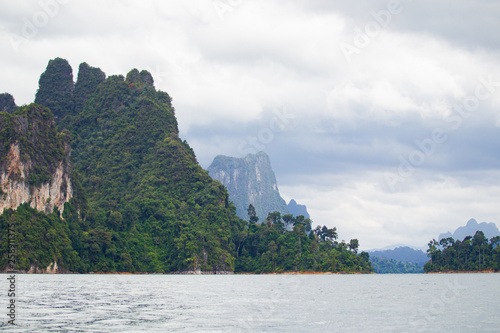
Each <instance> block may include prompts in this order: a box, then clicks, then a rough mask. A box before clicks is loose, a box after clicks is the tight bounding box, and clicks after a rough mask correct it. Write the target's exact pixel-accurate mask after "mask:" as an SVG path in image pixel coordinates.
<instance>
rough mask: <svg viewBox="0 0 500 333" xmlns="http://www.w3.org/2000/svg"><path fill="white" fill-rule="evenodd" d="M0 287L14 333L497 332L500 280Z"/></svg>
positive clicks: (52, 282) (343, 278) (330, 278)
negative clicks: (12, 303)
mask: <svg viewBox="0 0 500 333" xmlns="http://www.w3.org/2000/svg"><path fill="white" fill-rule="evenodd" d="M0 278H1V279H2V282H1V283H0V288H1V289H2V290H3V291H2V292H1V296H2V298H0V300H1V303H2V304H3V305H2V306H1V307H0V308H1V309H4V310H0V312H2V311H3V312H4V313H0V315H1V317H0V318H1V322H2V324H1V325H2V326H1V327H0V330H7V331H12V332H61V331H62V332H66V331H68V332H141V331H144V332H155V331H156V332H165V331H169V332H170V331H173V332H179V331H189V332H238V331H241V332H274V331H279V332H420V331H421V332H430V331H439V332H500V311H499V310H500V274H442V275H423V274H415V275H313V276H312V275H280V276H277V275H233V276H221V275H212V276H210V275H204V276H184V275H121V276H119V275H19V274H18V275H16V305H17V307H16V323H17V324H18V325H19V326H17V329H13V327H12V326H7V325H6V319H5V318H7V309H6V306H7V305H8V298H7V290H8V287H9V285H8V282H7V280H6V278H7V275H5V274H0Z"/></svg>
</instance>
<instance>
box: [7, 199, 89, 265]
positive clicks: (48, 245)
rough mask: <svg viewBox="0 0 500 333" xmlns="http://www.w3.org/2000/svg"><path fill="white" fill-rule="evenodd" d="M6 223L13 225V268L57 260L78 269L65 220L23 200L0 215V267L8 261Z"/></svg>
mask: <svg viewBox="0 0 500 333" xmlns="http://www.w3.org/2000/svg"><path fill="white" fill-rule="evenodd" d="M9 227H10V229H13V231H12V232H11V234H13V235H14V242H13V244H14V248H15V251H16V265H15V266H16V269H18V270H29V269H30V268H31V267H38V268H40V269H45V268H47V267H48V266H49V264H50V263H52V262H57V264H58V265H59V266H62V267H64V268H66V269H68V270H70V271H80V270H81V260H80V257H79V256H78V253H77V252H76V251H74V249H73V247H72V243H71V240H70V238H69V234H70V230H69V227H68V222H67V221H65V220H63V219H61V218H60V217H59V214H57V213H51V214H45V213H41V212H39V211H37V210H35V209H33V208H31V207H30V206H29V204H27V203H26V204H23V205H21V206H19V207H18V208H17V209H16V210H12V209H9V210H6V211H4V213H3V214H2V215H0V230H2V232H1V233H0V244H1V245H0V246H1V247H0V249H1V250H0V267H7V264H8V257H7V256H8V248H9V247H8V244H9V241H8V232H7V230H8V229H9Z"/></svg>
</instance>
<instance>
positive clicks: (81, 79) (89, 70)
mask: <svg viewBox="0 0 500 333" xmlns="http://www.w3.org/2000/svg"><path fill="white" fill-rule="evenodd" d="M105 79H106V74H104V72H103V71H101V70H100V69H99V68H95V67H90V66H89V65H88V64H87V63H86V62H83V63H81V64H80V67H79V68H78V78H77V80H76V84H75V90H74V97H75V114H78V113H80V112H82V111H83V106H84V105H85V103H86V102H87V99H88V98H89V97H90V96H91V95H92V94H93V93H94V92H95V91H96V89H97V86H98V85H99V84H100V83H102V82H104V80H105Z"/></svg>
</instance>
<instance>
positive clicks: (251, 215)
mask: <svg viewBox="0 0 500 333" xmlns="http://www.w3.org/2000/svg"><path fill="white" fill-rule="evenodd" d="M247 212H248V222H250V224H255V223H257V222H258V221H259V217H258V216H257V213H256V212H255V207H254V206H253V205H252V204H250V205H248V209H247Z"/></svg>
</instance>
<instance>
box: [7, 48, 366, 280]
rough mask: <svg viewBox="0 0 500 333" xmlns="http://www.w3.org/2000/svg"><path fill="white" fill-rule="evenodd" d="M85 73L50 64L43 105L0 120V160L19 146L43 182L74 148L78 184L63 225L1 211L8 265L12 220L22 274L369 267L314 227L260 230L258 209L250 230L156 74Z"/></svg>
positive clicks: (295, 221) (353, 246)
mask: <svg viewBox="0 0 500 333" xmlns="http://www.w3.org/2000/svg"><path fill="white" fill-rule="evenodd" d="M80 71H81V72H80V73H79V74H78V80H77V83H76V85H75V86H73V75H72V71H71V67H70V66H69V64H68V63H67V61H66V60H64V59H60V58H57V59H54V60H51V61H50V62H49V65H48V66H47V70H46V72H45V73H43V74H42V76H41V78H40V88H39V90H38V93H37V97H36V102H37V103H41V104H42V105H43V106H41V105H37V104H32V105H29V106H25V107H21V108H20V109H19V110H17V111H16V112H15V113H14V114H12V115H11V114H8V113H0V138H1V143H2V145H0V150H1V151H0V153H2V155H0V156H2V158H3V160H2V161H3V162H2V163H5V161H4V159H5V158H4V157H5V156H6V154H5V152H6V151H8V149H9V148H8V147H9V145H10V144H12V143H13V142H17V141H18V142H20V143H21V147H22V148H21V151H22V154H23V158H25V159H30V160H31V162H32V164H33V168H34V169H33V170H35V172H34V173H33V175H34V176H33V178H31V179H30V180H28V181H30V182H31V183H32V184H33V185H34V186H36V185H39V184H40V183H41V182H43V181H44V180H46V178H47V177H50V175H51V171H52V170H53V168H54V167H55V164H57V163H55V161H56V160H59V159H60V158H64V156H66V155H65V152H67V149H69V144H68V142H69V140H71V147H72V153H71V164H72V169H73V170H72V183H73V187H74V197H73V199H71V201H70V202H69V203H66V204H65V206H64V210H63V212H62V218H61V217H60V216H59V215H58V214H48V215H47V214H44V213H40V212H37V211H34V210H33V209H32V208H30V207H29V206H28V205H22V206H20V207H19V208H18V209H16V210H7V211H5V212H4V213H3V214H2V215H1V217H0V228H1V230H2V232H1V235H3V236H0V241H1V242H2V247H0V248H1V252H0V264H1V265H3V267H5V260H6V254H7V253H6V247H5V244H6V237H7V236H6V235H7V234H8V233H7V229H6V228H7V226H8V224H9V223H11V222H12V223H14V224H15V226H16V227H15V228H16V229H15V234H16V237H17V238H16V244H17V248H18V252H17V254H16V255H17V260H18V263H19V264H18V266H17V268H18V269H24V270H26V269H29V268H30V267H32V266H36V267H45V265H49V264H50V263H51V262H57V263H58V265H59V267H62V268H63V269H66V270H70V271H76V272H91V271H104V272H116V271H127V272H176V271H193V270H200V271H211V272H221V271H236V272H279V271H290V270H293V271H302V270H319V271H345V272H369V271H371V267H370V264H369V262H368V254H367V253H361V254H359V255H358V254H357V248H358V246H359V244H358V242H357V240H351V242H350V243H349V244H346V243H345V242H340V243H338V242H337V241H336V232H335V230H334V229H328V228H326V227H324V228H320V229H315V230H314V231H312V230H310V229H311V221H310V220H309V219H304V218H303V217H301V216H299V217H296V218H294V217H293V216H292V215H285V216H283V217H281V215H280V213H272V214H269V216H268V219H267V220H266V221H264V223H262V224H256V223H255V222H256V221H257V219H258V218H257V216H256V215H255V210H254V214H253V215H252V216H251V217H250V219H249V220H250V222H246V221H244V220H242V219H240V218H238V216H237V215H236V207H235V206H234V204H233V203H232V202H230V200H229V197H228V193H227V190H226V188H225V187H224V186H223V185H222V184H221V183H219V182H217V181H215V180H213V179H212V178H210V176H209V175H208V172H206V171H205V170H203V169H202V168H201V167H200V166H199V164H198V163H197V160H196V157H195V154H194V152H193V150H192V149H191V148H190V146H189V145H188V144H187V142H186V141H182V140H181V139H180V138H179V131H178V127H177V120H176V117H175V113H174V108H173V106H172V104H171V98H170V96H169V95H168V94H167V93H165V92H161V91H157V90H156V89H155V87H154V81H153V78H152V76H151V74H150V73H148V72H147V71H138V70H137V69H134V70H132V71H130V72H129V73H128V74H127V76H126V78H125V77H123V76H121V75H115V76H110V77H108V78H105V75H104V73H103V72H102V71H100V70H99V69H98V68H92V67H90V66H88V65H87V64H85V63H84V64H82V65H80ZM44 106H46V107H50V108H51V109H53V112H54V114H55V115H56V117H55V122H56V125H57V126H58V128H59V129H60V130H61V132H60V133H57V131H56V129H55V126H54V121H53V116H52V113H51V111H50V110H49V109H48V108H45V107H44ZM9 221H11V222H9Z"/></svg>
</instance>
